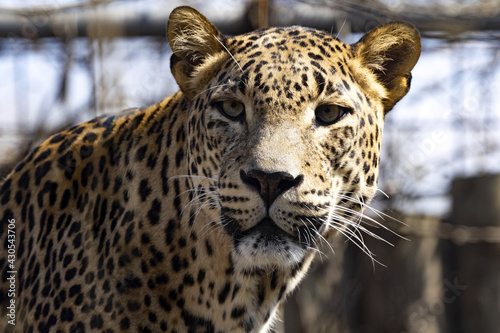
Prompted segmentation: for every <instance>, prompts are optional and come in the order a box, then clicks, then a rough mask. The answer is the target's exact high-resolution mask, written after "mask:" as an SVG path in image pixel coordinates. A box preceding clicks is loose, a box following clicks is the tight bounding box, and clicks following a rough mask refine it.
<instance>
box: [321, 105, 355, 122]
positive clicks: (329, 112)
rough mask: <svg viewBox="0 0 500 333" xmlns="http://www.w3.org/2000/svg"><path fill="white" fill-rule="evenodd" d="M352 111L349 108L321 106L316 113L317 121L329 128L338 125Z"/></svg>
mask: <svg viewBox="0 0 500 333" xmlns="http://www.w3.org/2000/svg"><path fill="white" fill-rule="evenodd" d="M350 111H351V110H350V109H349V108H346V107H343V106H338V105H334V104H324V105H320V106H318V107H317V108H316V110H315V111H314V114H315V116H316V121H317V123H318V124H319V125H320V126H328V125H331V124H333V123H336V122H337V121H339V120H340V119H342V117H344V116H345V115H346V114H347V113H349V112H350Z"/></svg>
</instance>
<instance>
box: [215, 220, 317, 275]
mask: <svg viewBox="0 0 500 333" xmlns="http://www.w3.org/2000/svg"><path fill="white" fill-rule="evenodd" d="M232 224H233V225H232ZM235 224H237V222H236V221H234V220H232V221H229V222H227V223H226V224H225V225H224V226H225V228H226V231H228V232H229V234H230V235H231V237H232V239H233V243H234V247H235V250H236V261H237V262H238V263H241V264H242V265H243V266H242V267H245V268H265V267H269V266H274V267H282V268H290V267H293V266H295V265H297V264H298V263H300V262H301V261H302V260H303V259H304V257H305V255H306V253H307V252H308V248H307V246H306V245H305V244H301V243H300V242H299V240H298V239H295V238H294V237H293V236H291V235H290V234H288V233H286V232H285V231H284V230H283V229H281V228H280V227H279V226H278V225H277V224H276V223H275V222H274V221H273V220H272V219H271V218H269V217H266V218H264V219H262V220H261V221H260V222H259V223H258V224H256V225H255V226H253V227H251V228H250V229H247V230H244V231H241V230H240V229H239V227H238V226H237V225H235Z"/></svg>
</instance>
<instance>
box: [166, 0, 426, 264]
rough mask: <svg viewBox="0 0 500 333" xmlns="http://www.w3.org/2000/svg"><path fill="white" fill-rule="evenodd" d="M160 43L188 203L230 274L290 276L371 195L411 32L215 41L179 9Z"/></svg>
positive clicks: (263, 34)
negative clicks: (203, 217)
mask: <svg viewBox="0 0 500 333" xmlns="http://www.w3.org/2000/svg"><path fill="white" fill-rule="evenodd" d="M168 39H169V42H170V45H171V47H172V50H173V56H172V60H171V67H172V72H173V74H174V76H175V79H176V80H177V82H178V84H179V86H180V88H181V90H182V92H183V93H184V94H185V96H186V98H187V101H188V102H187V104H188V108H189V120H188V152H187V154H188V160H189V171H190V174H191V176H192V178H191V179H192V181H193V188H195V189H196V190H197V196H196V197H195V198H194V200H197V201H198V204H199V206H200V209H201V210H204V211H206V212H208V215H209V216H210V219H209V220H210V221H212V222H211V223H213V224H215V225H216V226H219V227H221V228H223V229H224V230H225V232H226V233H227V234H228V235H229V236H230V237H231V239H232V243H233V250H234V258H235V260H236V261H237V262H238V263H241V264H242V265H245V266H247V267H263V266H266V265H276V266H280V267H292V266H293V265H296V264H298V263H300V262H301V261H302V260H304V258H305V257H306V256H307V255H308V254H311V253H313V252H314V251H315V250H316V249H317V248H318V246H319V244H320V243H321V242H322V241H323V240H325V239H328V238H329V237H330V236H331V235H333V234H335V232H336V231H344V230H345V228H346V226H348V225H349V224H351V223H354V222H353V221H356V220H357V219H359V217H360V216H361V211H362V209H363V206H364V205H365V204H367V203H368V202H369V201H370V200H371V199H372V197H373V196H374V194H375V191H376V186H377V177H378V168H379V158H380V147H381V140H382V129H383V124H384V117H385V115H386V113H387V112H388V111H389V110H391V109H392V107H393V106H394V104H395V103H396V102H398V101H399V100H400V99H401V98H402V97H403V96H404V95H405V94H406V93H407V92H408V90H409V87H410V80H411V74H410V71H411V69H412V68H413V66H414V65H415V63H416V62H417V60H418V58H419V55H420V37H419V33H418V31H417V30H416V29H415V28H414V27H412V26H410V25H408V24H405V23H388V24H385V25H382V26H380V27H378V28H376V29H374V30H372V31H371V32H369V33H367V34H366V35H365V36H364V37H363V38H362V39H361V40H360V41H359V42H357V43H355V44H352V45H347V44H344V43H342V42H341V41H339V40H337V39H336V38H335V37H334V36H332V35H330V34H328V33H325V32H322V31H318V30H313V29H308V28H303V27H297V26H295V27H289V28H269V29H263V30H259V31H255V32H252V33H248V34H245V35H241V36H236V37H233V38H226V37H225V36H223V35H222V34H221V33H220V32H219V31H218V30H217V29H216V28H215V27H214V26H213V25H212V24H211V23H210V22H209V21H208V20H207V19H206V18H205V17H203V16H202V15H201V14H199V13H198V12H197V11H195V10H194V9H192V8H189V7H181V8H178V9H177V10H175V11H174V12H173V13H172V14H171V17H170V21H169V24H168ZM208 228H210V227H208Z"/></svg>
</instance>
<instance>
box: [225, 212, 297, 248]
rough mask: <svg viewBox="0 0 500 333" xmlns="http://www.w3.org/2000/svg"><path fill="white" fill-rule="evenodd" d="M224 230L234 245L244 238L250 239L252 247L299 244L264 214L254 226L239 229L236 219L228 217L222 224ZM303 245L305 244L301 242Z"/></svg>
mask: <svg viewBox="0 0 500 333" xmlns="http://www.w3.org/2000/svg"><path fill="white" fill-rule="evenodd" d="M224 228H225V229H226V232H228V233H229V235H231V237H232V238H233V240H234V242H235V243H236V245H238V244H239V243H240V242H242V241H244V240H246V239H250V238H251V239H252V241H253V246H254V247H261V248H264V247H275V246H282V245H284V244H286V243H289V242H292V243H295V244H300V243H301V242H300V241H299V239H296V237H295V236H293V235H290V234H289V233H287V232H286V231H284V230H283V229H282V228H280V227H279V226H278V224H276V222H274V220H273V219H271V218H270V217H269V216H266V217H265V218H263V219H262V220H260V222H259V223H257V224H256V225H255V226H253V227H251V228H249V229H246V230H241V227H240V226H239V224H238V222H237V220H235V219H228V221H227V222H226V223H225V224H224ZM303 245H305V244H303Z"/></svg>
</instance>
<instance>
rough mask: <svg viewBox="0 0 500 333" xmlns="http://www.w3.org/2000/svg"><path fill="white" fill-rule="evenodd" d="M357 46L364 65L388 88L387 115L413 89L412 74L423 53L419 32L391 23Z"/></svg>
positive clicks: (375, 30) (403, 25) (386, 97)
mask: <svg viewBox="0 0 500 333" xmlns="http://www.w3.org/2000/svg"><path fill="white" fill-rule="evenodd" d="M353 46H354V49H355V56H356V58H357V59H358V60H359V61H361V66H363V67H367V68H369V69H370V70H371V71H372V72H373V73H374V74H375V76H376V78H377V80H378V81H379V83H381V84H382V86H383V87H384V88H385V94H384V95H385V96H384V98H383V104H384V109H385V112H386V113H387V112H388V111H390V110H391V109H392V108H393V107H394V104H396V103H397V102H398V101H399V100H400V99H401V98H402V97H403V96H404V95H406V93H407V92H408V90H409V89H410V83H411V73H410V72H411V70H412V69H413V67H414V66H415V64H416V63H417V60H418V58H419V57H420V50H421V46H420V34H419V32H418V30H417V29H416V28H415V27H414V26H412V25H410V24H407V23H402V22H391V23H387V24H384V25H382V26H380V27H378V28H375V29H373V30H372V31H370V32H368V33H367V34H366V35H364V36H363V37H362V38H361V40H360V41H359V42H357V43H356V44H354V45H353Z"/></svg>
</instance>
